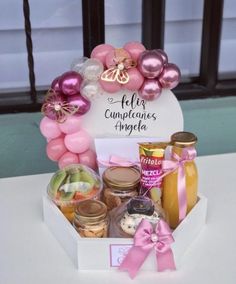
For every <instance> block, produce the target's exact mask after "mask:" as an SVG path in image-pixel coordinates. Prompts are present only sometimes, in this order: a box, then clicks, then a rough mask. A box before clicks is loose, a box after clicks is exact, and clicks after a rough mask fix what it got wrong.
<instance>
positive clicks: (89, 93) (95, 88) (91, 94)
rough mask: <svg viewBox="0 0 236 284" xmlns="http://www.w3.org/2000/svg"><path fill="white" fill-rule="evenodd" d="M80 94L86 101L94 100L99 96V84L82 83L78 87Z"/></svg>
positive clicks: (93, 82)
mask: <svg viewBox="0 0 236 284" xmlns="http://www.w3.org/2000/svg"><path fill="white" fill-rule="evenodd" d="M80 93H81V95H82V96H84V97H87V98H88V99H94V98H96V97H97V96H98V95H100V94H101V87H100V84H99V83H98V82H96V81H84V82H83V83H82V85H81V87H80Z"/></svg>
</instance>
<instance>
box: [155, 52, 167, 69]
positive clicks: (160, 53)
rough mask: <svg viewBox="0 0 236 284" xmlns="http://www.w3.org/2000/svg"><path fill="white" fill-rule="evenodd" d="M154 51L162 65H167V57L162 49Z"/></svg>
mask: <svg viewBox="0 0 236 284" xmlns="http://www.w3.org/2000/svg"><path fill="white" fill-rule="evenodd" d="M154 51H155V52H157V53H158V54H159V55H160V56H161V57H162V60H163V64H164V65H166V64H167V63H168V56H167V54H166V53H165V51H164V50H162V49H154Z"/></svg>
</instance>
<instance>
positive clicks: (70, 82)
mask: <svg viewBox="0 0 236 284" xmlns="http://www.w3.org/2000/svg"><path fill="white" fill-rule="evenodd" d="M82 80H83V78H82V77H81V75H80V74H79V73H77V72H75V71H68V72H66V73H64V74H62V75H61V77H60V79H59V87H60V90H61V91H62V92H63V94H65V95H67V96H73V95H76V94H77V93H78V92H79V90H80V85H81V83H82Z"/></svg>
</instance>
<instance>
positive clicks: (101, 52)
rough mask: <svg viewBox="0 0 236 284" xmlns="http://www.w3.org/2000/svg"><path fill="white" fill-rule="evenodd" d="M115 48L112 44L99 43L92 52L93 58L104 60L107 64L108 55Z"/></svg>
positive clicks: (103, 62)
mask: <svg viewBox="0 0 236 284" xmlns="http://www.w3.org/2000/svg"><path fill="white" fill-rule="evenodd" d="M111 50H114V47H113V46H112V45H110V44H100V45H97V46H96V47H95V48H94V49H93V50H92V53H91V58H96V59H98V60H99V61H101V62H102V64H103V65H104V66H105V61H106V55H107V54H108V52H109V51H111Z"/></svg>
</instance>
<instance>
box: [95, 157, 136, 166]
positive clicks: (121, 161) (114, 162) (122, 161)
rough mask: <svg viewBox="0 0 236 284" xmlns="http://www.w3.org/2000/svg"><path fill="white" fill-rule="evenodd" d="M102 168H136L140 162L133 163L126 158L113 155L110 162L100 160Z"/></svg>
mask: <svg viewBox="0 0 236 284" xmlns="http://www.w3.org/2000/svg"><path fill="white" fill-rule="evenodd" d="M98 163H99V165H100V166H105V167H112V166H121V167H134V166H138V165H139V162H132V161H129V160H128V159H126V158H123V157H119V156H115V155H111V156H110V158H109V160H108V161H104V160H98Z"/></svg>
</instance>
